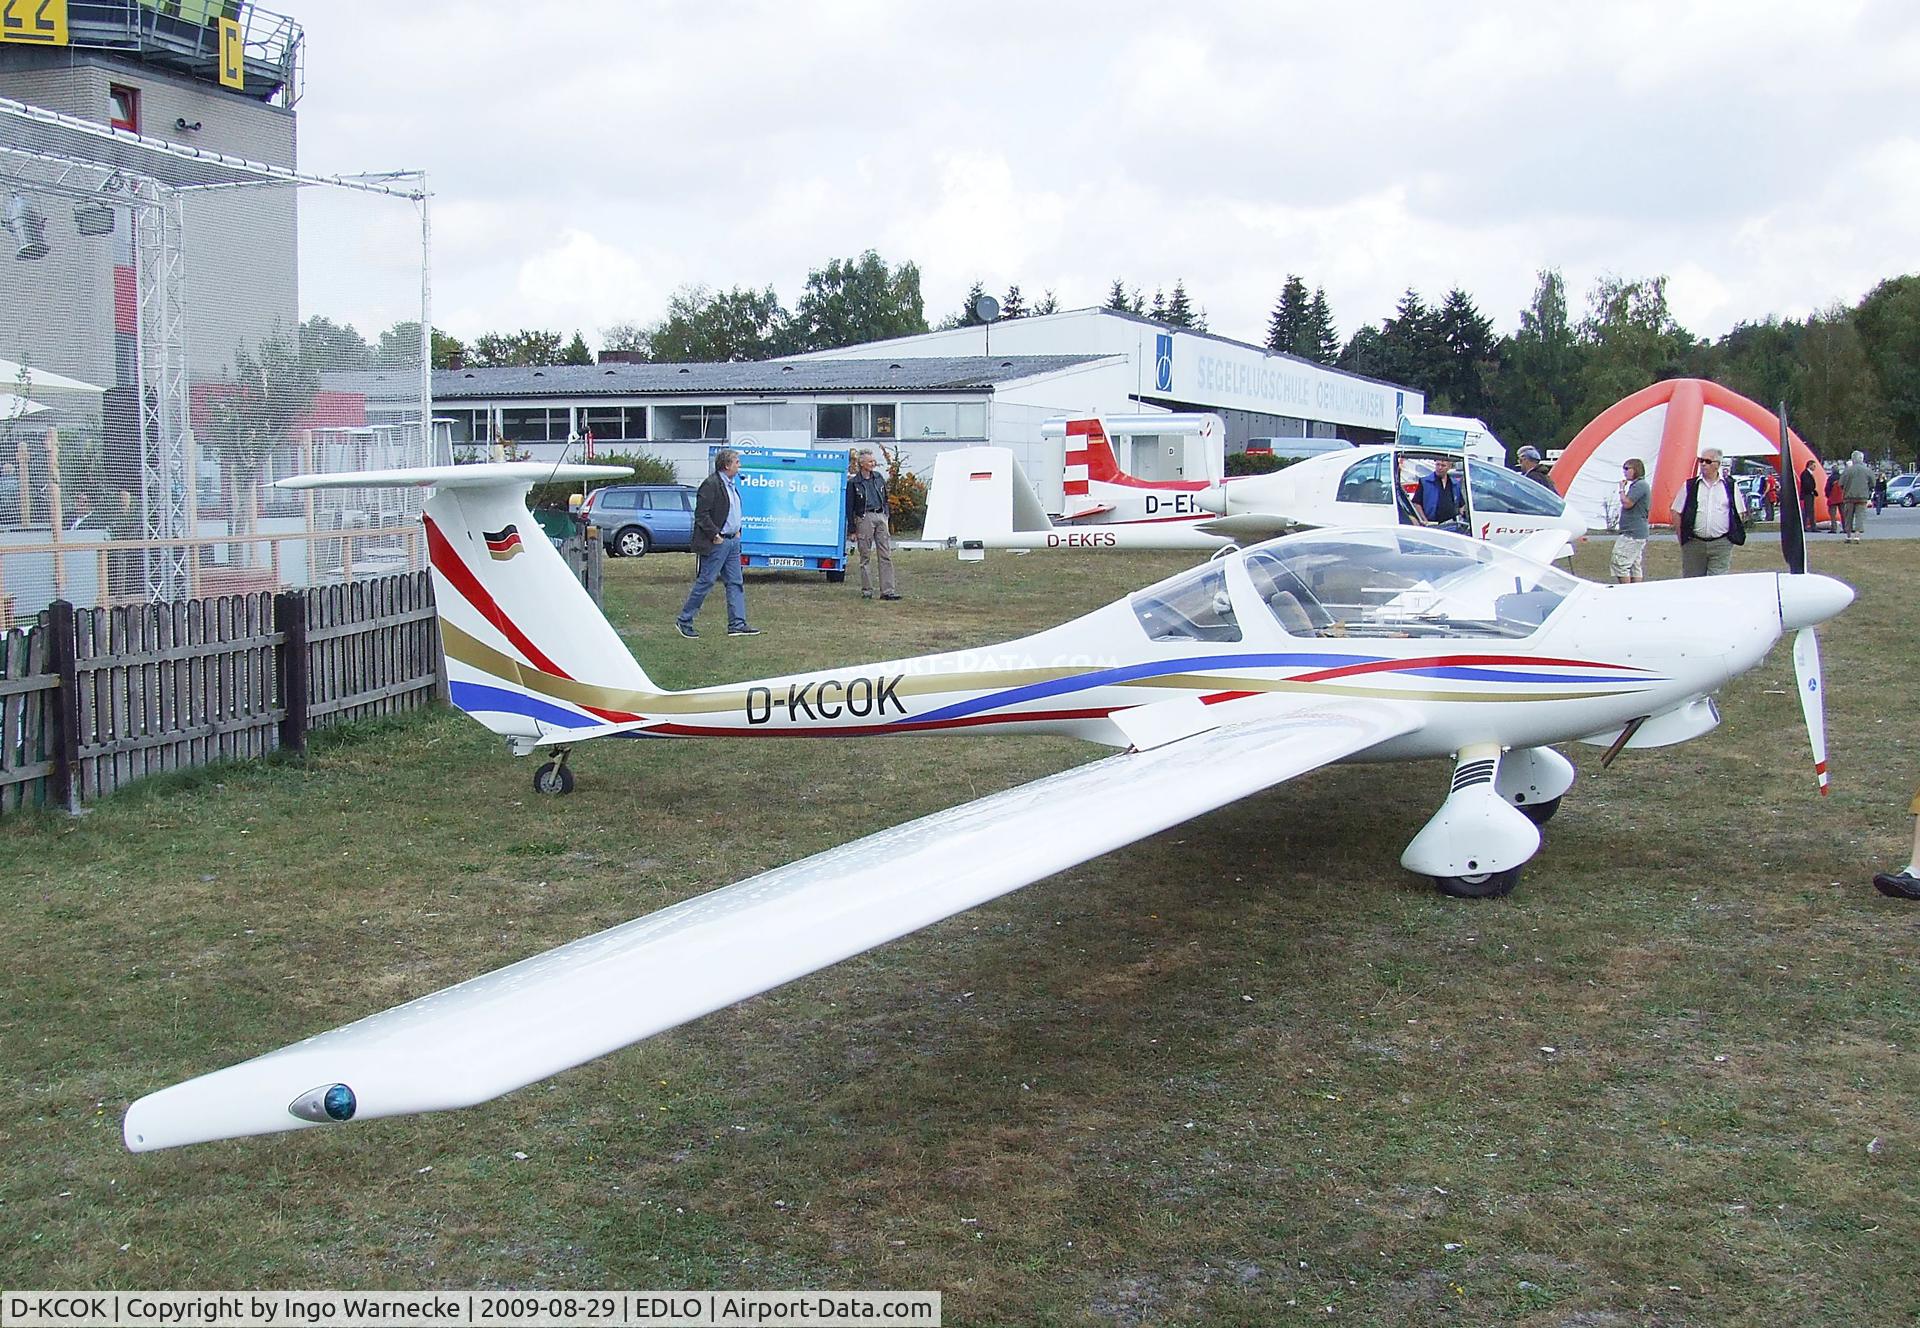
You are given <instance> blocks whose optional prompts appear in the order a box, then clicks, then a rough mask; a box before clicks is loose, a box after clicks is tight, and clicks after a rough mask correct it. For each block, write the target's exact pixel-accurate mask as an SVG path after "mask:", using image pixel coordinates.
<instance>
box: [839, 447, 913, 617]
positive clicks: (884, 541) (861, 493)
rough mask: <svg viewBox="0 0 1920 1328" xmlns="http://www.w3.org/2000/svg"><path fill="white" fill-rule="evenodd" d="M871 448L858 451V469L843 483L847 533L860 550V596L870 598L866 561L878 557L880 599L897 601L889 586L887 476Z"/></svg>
mask: <svg viewBox="0 0 1920 1328" xmlns="http://www.w3.org/2000/svg"><path fill="white" fill-rule="evenodd" d="M878 465H879V458H878V457H876V456H874V454H873V451H872V449H870V448H864V447H863V448H861V449H860V467H859V469H858V470H857V471H856V472H855V473H854V475H853V477H852V478H851V479H849V480H848V481H847V533H848V534H849V535H851V536H853V542H854V543H855V544H856V545H858V546H859V548H860V597H861V598H862V599H872V598H873V574H872V572H871V571H870V570H869V569H868V565H867V564H868V561H869V560H870V559H871V558H872V556H873V555H874V554H875V553H876V552H877V553H878V554H879V555H880V598H881V599H899V598H900V596H899V595H898V594H897V593H896V592H895V590H894V585H893V528H892V527H891V526H890V525H888V524H887V477H886V476H884V475H882V474H880V473H879V471H878V470H877V469H876V467H877V466H878Z"/></svg>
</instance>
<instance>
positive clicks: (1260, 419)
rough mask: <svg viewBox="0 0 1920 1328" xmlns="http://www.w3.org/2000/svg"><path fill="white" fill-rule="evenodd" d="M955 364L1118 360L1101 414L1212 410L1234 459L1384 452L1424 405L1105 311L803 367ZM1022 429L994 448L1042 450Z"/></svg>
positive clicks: (1347, 378) (1010, 324)
mask: <svg viewBox="0 0 1920 1328" xmlns="http://www.w3.org/2000/svg"><path fill="white" fill-rule="evenodd" d="M960 355H979V356H983V357H987V358H989V359H990V358H991V357H992V356H994V355H1082V356H1093V357H1099V358H1100V359H1101V360H1102V361H1107V360H1110V359H1111V357H1115V356H1117V357H1119V358H1120V360H1121V361H1122V367H1121V368H1120V369H1119V370H1118V371H1117V372H1116V371H1115V370H1114V369H1113V367H1112V366H1111V365H1110V364H1107V365H1105V366H1104V367H1103V369H1102V370H1101V372H1100V375H1099V379H1100V380H1099V382H1098V384H1097V385H1096V384H1094V383H1093V382H1091V381H1089V384H1088V386H1089V388H1090V389H1092V390H1094V391H1096V392H1097V393H1098V396H1099V399H1098V401H1097V402H1096V408H1097V410H1098V411H1099V412H1100V413H1104V414H1136V413H1139V412H1141V411H1142V410H1147V411H1151V410H1156V409H1158V410H1169V411H1181V412H1196V413H1207V412H1210V413H1212V414H1216V415H1219V416H1220V417H1221V418H1222V419H1224V420H1225V421H1226V424H1227V450H1228V451H1230V452H1233V451H1239V450H1241V449H1242V448H1243V447H1244V446H1245V445H1246V440H1247V439H1249V438H1346V439H1349V440H1351V441H1353V442H1356V443H1361V442H1387V441H1390V440H1391V438H1392V437H1393V432H1394V429H1395V427H1396V426H1397V425H1398V424H1399V421H1400V417H1401V416H1402V415H1412V414H1418V413H1419V412H1420V411H1422V410H1423V409H1425V406H1426V396H1425V394H1424V393H1423V392H1421V391H1419V390H1418V389H1416V388H1412V387H1407V386H1405V385H1403V384H1399V383H1386V382H1381V381H1380V380H1378V379H1373V378H1363V377H1360V376H1359V375H1357V374H1350V373H1343V372H1341V371H1340V370H1338V369H1330V368H1328V367H1327V366H1326V365H1323V364H1316V363H1314V362H1313V361H1312V360H1304V359H1301V358H1299V357H1298V356H1294V355H1281V354H1277V353H1275V352H1273V351H1269V350H1266V349H1264V348H1262V347H1259V346H1253V345H1249V344H1248V343H1246V342H1244V341H1234V340H1232V339H1231V338H1228V337H1221V336H1215V335H1214V334H1212V333H1210V332H1194V331H1191V330H1189V329H1186V328H1177V327H1170V326H1168V325H1167V324H1165V323H1159V322H1156V321H1154V320H1153V319H1151V318H1145V317H1142V316H1140V315H1138V314H1128V313H1120V312H1118V311H1116V310H1112V309H1075V310H1072V311H1070V312H1067V313H1060V314H1044V315H1040V316H1038V317H1031V318H1016V319H1009V320H1007V321H1005V322H998V323H989V324H980V325H977V326H974V327H962V328H954V329H952V330H949V331H945V332H929V333H926V334H925V335H922V336H915V337H899V338H896V339H894V340H891V341H875V342H870V343H868V344H867V345H864V346H849V347H846V348H845V349H842V350H833V351H822V352H819V353H818V354H817V355H814V356H811V357H809V356H801V357H799V358H801V359H807V358H816V359H818V358H828V357H831V358H833V359H836V360H844V359H853V358H862V359H887V360H897V359H905V358H919V357H922V356H960ZM1116 388H1117V390H1118V392H1119V394H1120V395H1119V396H1118V397H1117V398H1116V397H1115V396H1114V395H1113V394H1114V392H1115V390H1116ZM1001 423H1002V422H1001V421H998V420H996V424H997V425H998V424H1001ZM1022 423H1023V422H1021V421H1018V420H1015V419H1012V418H1009V419H1007V420H1006V421H1004V424H1005V426H1006V427H1004V428H1001V427H996V429H995V432H994V439H993V441H994V442H995V443H999V444H1002V445H1006V446H1013V447H1015V448H1016V449H1017V448H1018V447H1019V446H1020V445H1021V444H1024V443H1028V442H1037V441H1038V439H1039V434H1038V432H1037V425H1038V421H1035V422H1034V423H1035V430H1036V431H1035V432H1033V433H1032V434H1031V435H1027V434H1024V433H1023V432H1022Z"/></svg>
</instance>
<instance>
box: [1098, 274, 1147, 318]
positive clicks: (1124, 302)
mask: <svg viewBox="0 0 1920 1328" xmlns="http://www.w3.org/2000/svg"><path fill="white" fill-rule="evenodd" d="M1134 298H1135V299H1138V298H1139V296H1138V293H1136V294H1135V296H1134ZM1103 307H1104V308H1108V309H1112V310H1115V311H1116V312H1118V313H1123V314H1130V313H1136V312H1138V310H1136V309H1135V308H1134V305H1133V301H1132V300H1129V299H1128V298H1127V283H1126V282H1124V281H1122V280H1121V279H1120V278H1118V277H1115V278H1114V279H1113V287H1112V289H1110V290H1109V291H1108V292H1107V302H1106V304H1105V305H1104V306H1103Z"/></svg>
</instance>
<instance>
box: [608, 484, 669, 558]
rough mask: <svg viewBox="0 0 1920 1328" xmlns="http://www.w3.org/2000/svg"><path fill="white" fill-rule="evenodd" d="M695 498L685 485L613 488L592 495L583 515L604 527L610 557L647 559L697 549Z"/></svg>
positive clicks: (620, 486)
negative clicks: (651, 555) (661, 552)
mask: <svg viewBox="0 0 1920 1328" xmlns="http://www.w3.org/2000/svg"><path fill="white" fill-rule="evenodd" d="M693 495H694V490H693V489H692V488H690V487H689V486H687V485H685V484H609V485H608V486H607V487H606V488H604V489H595V490H594V491H593V492H592V493H590V494H588V495H587V502H586V506H585V507H583V508H582V509H581V511H582V512H583V513H584V514H585V516H586V518H587V520H588V521H590V522H591V523H592V524H594V525H596V526H598V527H600V538H601V539H602V540H603V541H604V542H605V544H606V548H607V552H608V553H611V554H612V555H613V556H614V557H616V558H644V557H646V556H647V555H648V554H649V553H652V552H654V551H655V550H666V551H669V552H673V551H678V552H685V551H687V550H689V549H691V548H692V547H693Z"/></svg>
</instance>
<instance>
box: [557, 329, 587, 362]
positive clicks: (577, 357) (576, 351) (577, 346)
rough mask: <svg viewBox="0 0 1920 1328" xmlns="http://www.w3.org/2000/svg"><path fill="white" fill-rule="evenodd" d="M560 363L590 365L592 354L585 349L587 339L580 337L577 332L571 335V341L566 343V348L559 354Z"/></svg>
mask: <svg viewBox="0 0 1920 1328" xmlns="http://www.w3.org/2000/svg"><path fill="white" fill-rule="evenodd" d="M560 363H562V364H592V363H593V352H592V351H591V350H588V349H587V339H586V338H585V337H583V336H581V335H580V333H579V332H578V331H576V332H575V333H574V334H573V340H572V341H569V342H568V343H567V348H566V349H565V350H563V351H561V352H560Z"/></svg>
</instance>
